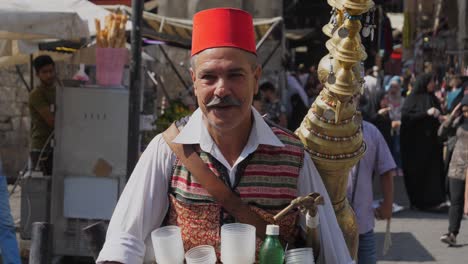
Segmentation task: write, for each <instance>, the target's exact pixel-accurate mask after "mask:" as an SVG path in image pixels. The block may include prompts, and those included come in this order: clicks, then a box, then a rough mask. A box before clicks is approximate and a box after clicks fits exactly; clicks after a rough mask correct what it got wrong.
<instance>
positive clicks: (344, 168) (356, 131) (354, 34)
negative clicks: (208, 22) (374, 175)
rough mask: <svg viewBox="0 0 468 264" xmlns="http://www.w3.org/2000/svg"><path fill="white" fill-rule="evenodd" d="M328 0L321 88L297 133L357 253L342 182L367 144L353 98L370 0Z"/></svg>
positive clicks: (359, 82) (359, 79)
mask: <svg viewBox="0 0 468 264" xmlns="http://www.w3.org/2000/svg"><path fill="white" fill-rule="evenodd" d="M328 4H329V5H331V6H332V7H333V11H332V18H331V19H330V23H329V24H327V25H325V26H324V27H323V28H322V30H323V32H324V33H325V34H326V35H327V36H329V37H330V38H331V39H330V40H328V41H327V43H326V47H327V49H328V50H329V54H327V55H326V56H325V57H323V58H322V60H321V61H320V63H319V66H318V75H319V80H320V82H322V83H323V84H324V89H323V90H322V92H321V93H320V95H319V96H318V97H317V99H316V101H315V102H314V104H312V106H311V108H310V109H309V112H308V113H307V115H306V117H305V118H304V120H303V121H302V123H301V126H300V127H299V128H298V129H297V130H296V134H297V135H298V136H299V138H300V139H301V141H302V143H303V144H304V146H305V147H306V149H307V150H308V151H309V153H310V154H311V157H312V159H313V161H314V163H315V165H316V167H317V169H318V171H319V172H320V175H321V176H322V179H323V181H324V184H325V187H326V188H327V191H328V194H329V195H330V198H331V201H332V203H333V208H334V210H335V213H336V217H337V219H338V223H339V225H340V227H341V229H342V231H343V234H344V236H345V240H346V243H347V245H348V249H349V251H350V253H351V256H352V257H353V258H354V259H356V256H357V248H358V237H359V236H358V231H357V224H356V218H355V215H354V212H353V210H352V208H351V207H350V205H349V203H348V200H347V199H346V188H347V183H348V175H349V171H350V169H351V168H352V167H353V166H354V165H355V164H356V163H357V162H358V161H359V159H360V158H361V156H362V155H363V154H364V152H365V150H366V145H365V143H364V142H363V140H362V131H361V123H362V117H361V114H360V112H358V111H356V107H357V105H356V104H357V100H355V99H356V96H357V95H359V93H361V90H362V84H363V69H362V65H361V61H362V60H365V59H366V57H367V54H366V52H365V50H364V47H363V45H362V44H361V37H360V35H359V33H360V30H361V29H362V25H361V22H360V20H361V16H362V14H364V13H366V12H368V11H369V10H370V9H371V8H372V7H373V6H374V2H373V1H371V0H328ZM369 20H370V19H369V13H368V14H367V17H366V24H365V31H364V30H363V32H362V34H363V36H368V35H370V34H368V32H369V31H370V30H373V28H372V25H371V24H369V22H370V21H369Z"/></svg>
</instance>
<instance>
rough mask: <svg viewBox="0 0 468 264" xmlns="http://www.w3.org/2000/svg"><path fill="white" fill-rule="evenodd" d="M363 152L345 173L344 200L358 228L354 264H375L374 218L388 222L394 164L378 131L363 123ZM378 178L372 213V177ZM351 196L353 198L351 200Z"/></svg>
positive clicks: (367, 123)
mask: <svg viewBox="0 0 468 264" xmlns="http://www.w3.org/2000/svg"><path fill="white" fill-rule="evenodd" d="M362 131H363V137H364V141H365V142H366V145H367V151H366V153H365V154H364V156H363V157H362V158H361V160H360V161H359V163H358V164H357V165H356V166H354V168H353V169H352V170H351V172H350V174H349V181H348V190H347V191H348V199H349V201H350V203H351V206H352V207H353V209H354V212H355V213H356V217H357V223H358V229H359V250H358V264H368V263H372V264H374V263H376V262H377V256H376V250H375V239H374V231H373V230H374V225H375V223H374V217H375V218H377V219H390V218H391V216H392V204H393V176H395V174H396V172H395V171H396V164H395V161H394V160H393V157H392V153H391V152H390V149H389V148H388V146H387V143H386V142H385V139H384V138H383V136H382V134H381V133H380V131H379V130H378V129H377V128H376V127H375V126H374V125H372V124H371V123H369V122H367V121H363V122H362ZM374 174H378V175H380V177H381V188H382V192H383V196H384V199H383V202H382V203H381V205H380V206H379V207H378V208H376V209H375V210H374V208H373V207H372V201H373V199H374V196H373V192H372V178H373V175H374ZM353 196H354V197H353Z"/></svg>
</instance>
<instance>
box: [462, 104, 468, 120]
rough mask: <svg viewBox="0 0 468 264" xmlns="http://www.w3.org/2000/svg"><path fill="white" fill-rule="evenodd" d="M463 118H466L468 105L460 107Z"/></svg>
mask: <svg viewBox="0 0 468 264" xmlns="http://www.w3.org/2000/svg"><path fill="white" fill-rule="evenodd" d="M462 112H463V117H465V118H468V105H464V106H463V107H462Z"/></svg>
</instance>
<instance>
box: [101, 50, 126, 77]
mask: <svg viewBox="0 0 468 264" xmlns="http://www.w3.org/2000/svg"><path fill="white" fill-rule="evenodd" d="M127 61H128V50H127V49H126V48H96V82H97V84H99V85H102V86H119V85H121V84H122V76H123V71H124V67H125V63H126V62H127Z"/></svg>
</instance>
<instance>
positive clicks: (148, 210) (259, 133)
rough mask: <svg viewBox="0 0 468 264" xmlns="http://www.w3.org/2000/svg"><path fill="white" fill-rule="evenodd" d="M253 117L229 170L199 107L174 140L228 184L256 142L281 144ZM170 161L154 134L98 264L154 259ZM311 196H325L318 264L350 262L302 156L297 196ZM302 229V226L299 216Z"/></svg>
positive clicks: (116, 212) (256, 115) (319, 185)
mask: <svg viewBox="0 0 468 264" xmlns="http://www.w3.org/2000/svg"><path fill="white" fill-rule="evenodd" d="M252 113H253V125H252V129H251V131H250V136H249V139H248V141H247V144H246V145H245V147H244V149H243V150H242V152H241V155H240V156H239V158H238V159H237V160H236V162H235V163H234V164H233V166H230V165H229V163H228V162H227V160H226V159H225V158H224V156H223V155H222V154H221V151H220V150H219V148H218V146H217V145H216V144H215V142H214V141H213V139H212V138H211V136H210V134H209V133H208V130H207V128H206V127H205V125H203V124H204V123H203V114H202V112H201V110H200V109H197V110H196V111H195V112H194V113H193V114H192V116H191V117H190V119H189V121H188V122H187V124H186V125H185V127H184V128H183V129H182V130H181V132H180V134H179V135H178V136H177V137H176V138H175V139H174V142H176V143H182V144H199V145H200V148H201V149H202V150H203V151H204V152H207V153H209V154H210V155H212V156H213V158H215V159H217V160H218V161H219V162H221V163H222V164H223V165H224V166H225V167H226V169H227V171H228V173H229V177H230V179H231V182H234V177H235V172H236V169H237V166H238V165H239V164H240V163H241V162H242V161H243V160H244V159H245V158H246V157H247V156H248V155H249V154H250V153H252V152H254V151H255V150H256V149H257V148H258V146H259V145H260V144H264V145H272V146H283V143H282V142H281V141H280V140H279V139H278V137H277V136H276V135H275V134H274V133H273V131H272V130H271V129H270V127H269V126H268V125H267V124H266V123H265V121H264V120H263V118H262V117H261V116H260V114H259V113H258V112H257V111H256V110H255V109H254V108H252ZM174 162H175V155H174V154H173V153H172V151H171V149H170V148H169V146H168V145H167V144H166V142H165V141H164V139H163V138H162V136H161V135H157V136H156V137H155V138H154V139H153V140H152V141H151V143H150V144H149V146H148V147H147V149H146V150H145V151H144V153H143V154H142V156H141V158H140V160H139V161H138V164H137V165H136V167H135V169H134V171H133V173H132V175H131V177H130V179H129V181H128V183H127V185H126V186H125V189H124V191H123V193H122V195H121V197H120V199H119V202H118V203H117V206H116V208H115V210H114V213H113V215H112V219H111V221H110V223H109V228H108V231H107V236H106V242H105V244H104V246H103V249H102V250H101V252H100V254H99V257H98V260H97V263H102V262H103V261H117V262H121V263H126V264H134V263H135V264H137V263H143V262H145V263H146V262H148V263H150V262H151V261H154V252H153V248H152V243H151V235H150V234H151V232H152V231H153V230H155V229H157V228H158V227H159V226H160V225H161V224H162V222H163V220H164V218H165V216H166V213H167V210H168V206H169V200H168V195H167V191H168V186H169V181H170V177H171V172H172V166H173V165H174ZM311 192H319V193H321V194H322V195H323V196H324V198H325V205H324V206H321V207H319V216H320V233H321V245H322V246H321V254H320V258H319V261H318V262H317V263H350V262H351V258H350V255H349V252H348V249H347V247H346V244H345V241H344V238H343V235H342V232H341V230H340V229H339V227H338V223H337V221H336V217H335V214H334V212H333V208H332V206H331V201H330V199H329V197H328V194H327V192H326V190H325V187H324V185H323V182H322V180H321V178H320V176H319V174H318V172H317V169H316V168H315V165H314V164H313V162H312V160H311V158H310V156H309V155H308V154H307V153H306V152H304V164H303V167H302V168H301V171H300V175H299V178H298V195H299V196H303V195H307V194H309V193H311ZM301 226H302V227H304V226H305V220H304V217H303V219H301Z"/></svg>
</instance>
